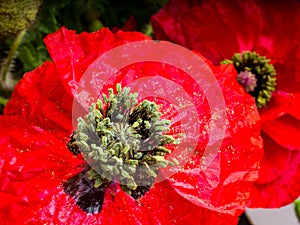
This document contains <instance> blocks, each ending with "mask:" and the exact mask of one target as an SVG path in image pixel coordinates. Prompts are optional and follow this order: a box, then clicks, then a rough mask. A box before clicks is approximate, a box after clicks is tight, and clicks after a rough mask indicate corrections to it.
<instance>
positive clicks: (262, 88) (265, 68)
mask: <svg viewBox="0 0 300 225" xmlns="http://www.w3.org/2000/svg"><path fill="white" fill-rule="evenodd" d="M269 62H270V59H266V57H264V56H260V55H259V54H257V53H256V52H250V51H245V52H242V53H236V54H234V55H233V57H232V60H228V59H225V60H224V61H222V62H221V63H222V64H230V63H232V64H233V65H234V67H235V69H236V70H237V72H238V73H239V74H238V76H237V80H238V82H239V84H241V85H242V86H243V87H244V88H245V90H246V91H247V92H248V93H249V94H251V95H252V96H253V97H254V98H255V100H256V105H257V107H258V108H262V107H264V106H265V105H266V104H267V102H269V101H270V99H271V97H272V92H273V91H275V86H276V71H275V69H274V66H273V65H272V64H270V63H269Z"/></svg>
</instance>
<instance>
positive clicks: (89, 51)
mask: <svg viewBox="0 0 300 225" xmlns="http://www.w3.org/2000/svg"><path fill="white" fill-rule="evenodd" d="M148 39H150V38H149V37H147V36H146V35H144V34H142V33H138V32H123V31H118V32H117V33H115V34H113V33H112V32H111V31H110V30H109V29H107V28H103V29H101V30H99V31H96V32H93V33H86V32H83V33H81V34H76V33H75V31H71V30H67V29H66V28H65V27H62V28H60V29H59V30H58V31H57V32H55V33H53V34H50V35H48V36H47V37H46V38H45V39H44V41H45V44H46V46H47V49H48V51H49V54H50V56H51V58H52V60H53V62H54V63H55V65H56V69H57V71H58V74H59V75H60V79H61V80H62V83H63V85H64V86H65V88H66V90H67V91H68V92H69V94H71V95H72V96H73V94H74V93H75V92H76V90H77V86H78V82H79V81H80V79H81V77H82V76H83V74H84V72H85V71H86V69H87V68H88V66H90V65H91V63H93V62H94V61H95V60H96V59H97V58H99V56H101V55H102V54H103V53H105V52H106V51H108V50H110V49H112V48H115V47H117V46H119V45H122V44H125V43H129V42H133V41H142V40H148Z"/></svg>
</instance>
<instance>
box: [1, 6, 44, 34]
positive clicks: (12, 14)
mask: <svg viewBox="0 0 300 225" xmlns="http://www.w3.org/2000/svg"><path fill="white" fill-rule="evenodd" d="M41 2H42V1H41V0H1V1H0V21H1V22H0V39H2V38H6V37H8V36H10V35H16V34H17V33H19V32H20V31H22V30H24V29H26V28H28V27H29V26H30V25H31V24H32V22H33V21H34V20H35V17H36V14H37V12H38V9H39V7H40V5H41Z"/></svg>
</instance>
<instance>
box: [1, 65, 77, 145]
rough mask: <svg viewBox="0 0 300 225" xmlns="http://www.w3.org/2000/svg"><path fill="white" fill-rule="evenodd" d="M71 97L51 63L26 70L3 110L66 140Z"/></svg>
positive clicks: (70, 124)
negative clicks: (29, 70)
mask: <svg viewBox="0 0 300 225" xmlns="http://www.w3.org/2000/svg"><path fill="white" fill-rule="evenodd" d="M72 103H73V99H72V98H71V97H70V96H69V95H68V94H67V92H66V90H65V89H64V87H63V86H62V84H61V82H60V80H59V78H58V76H57V71H56V68H55V66H54V64H53V63H51V62H45V63H44V64H43V65H41V66H40V67H38V68H37V69H35V70H33V71H31V72H28V73H26V74H25V75H24V78H23V79H21V80H20V82H19V83H18V84H17V85H16V87H15V89H14V92H13V95H12V97H11V100H10V101H9V102H8V103H7V105H6V107H5V110H4V114H5V115H12V116H18V117H22V118H24V119H25V120H27V121H28V122H29V123H30V124H32V125H35V126H39V127H42V128H43V129H45V130H48V131H51V132H52V133H57V136H58V137H61V138H63V139H65V140H67V139H68V138H69V136H70V134H71V132H72V130H73V128H72V123H71V121H72V120H71V116H72V113H71V109H72Z"/></svg>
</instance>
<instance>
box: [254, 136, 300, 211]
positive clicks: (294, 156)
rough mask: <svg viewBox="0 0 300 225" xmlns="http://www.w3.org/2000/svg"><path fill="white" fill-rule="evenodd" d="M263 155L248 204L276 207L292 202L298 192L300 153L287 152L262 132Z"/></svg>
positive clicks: (256, 206)
mask: <svg viewBox="0 0 300 225" xmlns="http://www.w3.org/2000/svg"><path fill="white" fill-rule="evenodd" d="M262 137H263V139H264V145H265V154H264V157H263V159H262V163H261V168H260V171H259V180H258V181H257V182H256V184H255V185H254V188H253V191H252V193H251V196H250V201H249V207H252V208H260V207H262V208H277V207H281V206H282V205H286V204H289V203H291V202H293V201H294V200H295V199H296V198H297V197H298V196H299V192H300V184H299V179H300V173H299V171H300V152H299V151H289V150H287V149H285V148H283V147H282V146H280V145H278V144H277V143H276V142H274V140H272V139H271V138H270V137H268V136H267V135H266V134H264V133H263V134H262Z"/></svg>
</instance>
